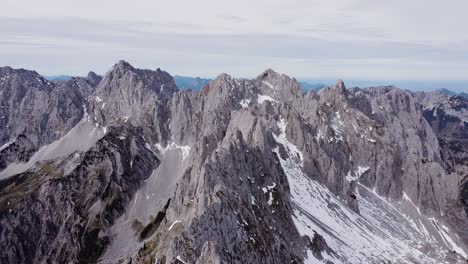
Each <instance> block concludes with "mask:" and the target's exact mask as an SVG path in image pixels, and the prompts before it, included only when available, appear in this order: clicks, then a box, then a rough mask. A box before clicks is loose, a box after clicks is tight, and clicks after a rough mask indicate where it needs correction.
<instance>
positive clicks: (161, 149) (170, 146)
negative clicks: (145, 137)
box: [155, 141, 191, 161]
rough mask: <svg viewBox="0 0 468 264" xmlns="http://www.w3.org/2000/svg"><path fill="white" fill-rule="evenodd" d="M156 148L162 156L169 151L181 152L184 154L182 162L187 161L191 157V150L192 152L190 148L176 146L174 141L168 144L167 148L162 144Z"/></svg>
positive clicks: (156, 145)
mask: <svg viewBox="0 0 468 264" xmlns="http://www.w3.org/2000/svg"><path fill="white" fill-rule="evenodd" d="M155 147H156V148H157V149H158V150H159V152H161V154H164V153H165V152H166V151H168V150H179V151H180V152H181V154H182V161H183V160H185V159H186V158H187V157H188V156H189V155H190V150H191V148H190V147H189V146H180V145H178V144H176V143H175V142H174V141H172V142H171V143H169V144H167V146H166V147H163V146H161V144H159V143H157V144H155Z"/></svg>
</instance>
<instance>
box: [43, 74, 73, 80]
mask: <svg viewBox="0 0 468 264" xmlns="http://www.w3.org/2000/svg"><path fill="white" fill-rule="evenodd" d="M43 77H44V78H45V79H47V80H49V81H68V80H71V78H73V76H70V75H53V76H43Z"/></svg>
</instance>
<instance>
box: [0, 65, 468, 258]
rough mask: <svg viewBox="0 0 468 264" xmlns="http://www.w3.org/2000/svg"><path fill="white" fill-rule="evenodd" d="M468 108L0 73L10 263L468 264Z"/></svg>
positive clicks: (451, 103)
mask: <svg viewBox="0 0 468 264" xmlns="http://www.w3.org/2000/svg"><path fill="white" fill-rule="evenodd" d="M467 105H468V104H467V100H466V99H464V98H462V97H457V96H455V97H453V96H452V97H451V96H448V95H444V94H441V93H411V92H408V91H405V90H401V89H398V88H395V87H372V88H366V89H359V88H353V89H346V87H345V84H344V82H343V81H338V82H337V83H336V85H335V86H333V87H328V88H324V89H322V90H320V92H316V91H313V90H311V91H309V92H307V93H303V92H302V91H301V89H300V86H299V83H298V82H297V81H296V80H295V79H294V78H290V77H288V76H286V75H283V74H279V73H276V72H275V71H273V70H271V69H269V70H266V71H265V72H263V73H262V74H260V75H259V76H258V77H257V78H255V79H237V78H233V77H231V76H229V75H227V74H221V75H219V76H218V77H217V78H216V79H214V80H212V81H210V82H209V83H208V84H207V85H206V86H205V87H204V88H203V89H201V90H200V91H191V90H185V91H181V90H178V89H177V87H176V84H175V82H174V79H173V78H172V77H171V75H169V74H168V73H166V72H164V71H162V70H160V69H157V70H141V69H136V68H134V67H133V66H132V65H130V64H129V63H127V62H125V61H120V62H118V63H117V64H116V65H114V66H113V67H112V68H111V69H110V70H109V71H108V72H107V73H106V74H105V75H104V76H102V77H101V76H98V75H96V74H94V73H90V74H89V75H88V76H87V77H84V78H82V77H75V78H72V79H70V80H66V81H54V82H50V81H47V80H45V79H44V78H42V77H41V76H40V75H39V74H37V73H36V72H33V71H27V70H22V69H21V70H15V69H12V68H9V67H2V68H0V127H1V128H2V129H1V130H0V146H1V147H0V248H2V250H1V251H0V263H466V261H467V258H468V256H467V253H468V247H467V245H468V227H467V225H468V218H467V214H468V183H467V177H468V175H467V172H468V142H467V140H468V137H467V126H468V117H467Z"/></svg>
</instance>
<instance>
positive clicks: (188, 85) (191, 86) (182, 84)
mask: <svg viewBox="0 0 468 264" xmlns="http://www.w3.org/2000/svg"><path fill="white" fill-rule="evenodd" d="M174 81H175V83H176V85H177V88H179V89H181V90H196V91H197V90H200V89H202V88H203V87H204V86H205V85H207V84H208V83H209V82H210V81H211V79H203V78H200V77H195V78H194V77H186V76H179V75H176V76H174Z"/></svg>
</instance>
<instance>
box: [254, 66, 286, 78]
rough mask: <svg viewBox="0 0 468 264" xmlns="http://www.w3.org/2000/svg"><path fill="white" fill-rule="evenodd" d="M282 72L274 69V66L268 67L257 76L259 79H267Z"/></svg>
mask: <svg viewBox="0 0 468 264" xmlns="http://www.w3.org/2000/svg"><path fill="white" fill-rule="evenodd" d="M280 75H281V74H280V73H278V72H276V71H275V70H273V69H272V68H268V69H266V70H265V71H264V72H263V73H261V74H260V75H259V76H258V77H257V78H258V79H265V78H268V77H276V76H280Z"/></svg>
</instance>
